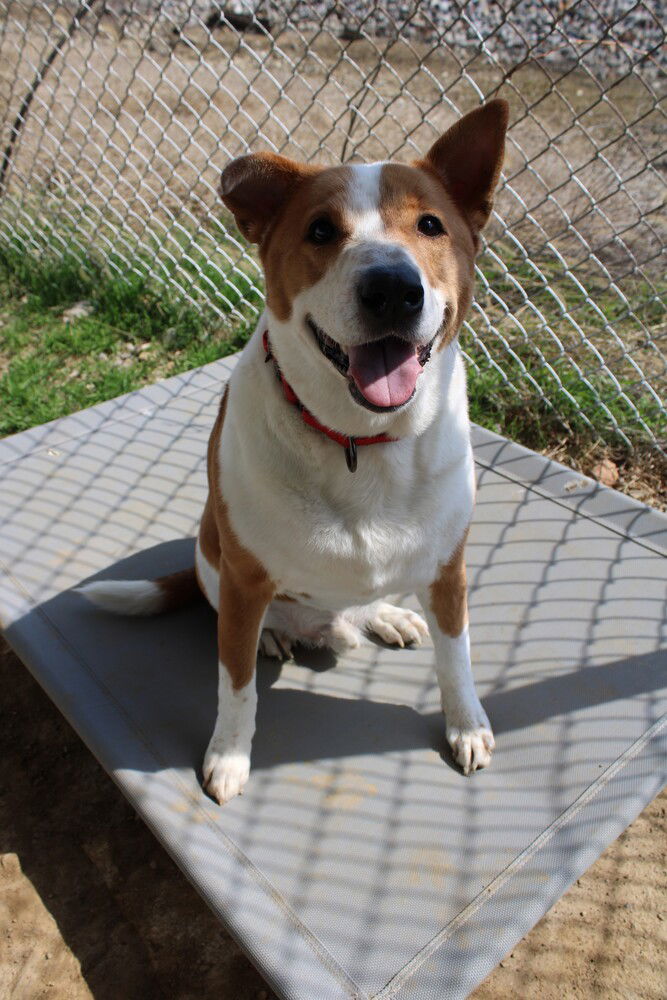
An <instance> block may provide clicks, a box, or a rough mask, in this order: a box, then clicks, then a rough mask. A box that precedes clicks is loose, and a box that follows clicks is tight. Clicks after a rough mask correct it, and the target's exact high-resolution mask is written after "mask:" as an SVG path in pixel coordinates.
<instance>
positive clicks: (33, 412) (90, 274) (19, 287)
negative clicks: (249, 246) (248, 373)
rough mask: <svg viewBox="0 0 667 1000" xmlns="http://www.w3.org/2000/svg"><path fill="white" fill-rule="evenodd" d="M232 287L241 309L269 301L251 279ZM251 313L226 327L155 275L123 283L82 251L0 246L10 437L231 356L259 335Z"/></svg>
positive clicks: (1, 424) (1, 335)
mask: <svg viewBox="0 0 667 1000" xmlns="http://www.w3.org/2000/svg"><path fill="white" fill-rule="evenodd" d="M219 280H220V279H219ZM225 287H226V292H227V297H228V298H229V291H230V289H233V290H234V291H235V294H234V295H233V296H231V297H232V298H233V299H234V300H235V301H234V302H233V305H234V306H237V307H238V306H239V305H240V304H241V303H245V305H246V308H247V302H248V298H251V299H252V298H254V299H255V300H256V301H259V296H258V295H257V293H256V292H255V291H252V294H251V295H249V294H248V293H249V292H250V291H251V289H250V283H249V279H247V278H246V277H244V276H243V275H242V274H241V275H237V274H233V275H232V276H231V278H230V277H228V278H227V280H226V286H225ZM73 307H74V308H73ZM231 308H232V305H231V304H230V303H229V302H227V309H228V310H229V311H230V312H231ZM70 310H72V312H70ZM248 313H249V316H248V319H247V320H244V319H243V318H239V317H238V316H235V317H234V320H233V321H232V320H231V318H230V319H229V320H228V321H226V320H225V318H223V319H222V320H221V319H220V317H219V315H217V314H215V313H214V312H213V310H212V309H210V308H209V309H206V308H203V309H200V308H198V307H197V306H195V305H192V304H190V303H187V302H184V301H183V300H182V299H180V298H178V297H176V296H175V295H173V294H172V293H170V292H168V291H166V290H165V289H164V288H163V287H161V286H160V285H158V284H157V283H156V282H154V281H152V280H151V279H150V278H149V277H148V276H147V274H145V273H138V274H134V273H133V274H130V275H129V277H127V278H123V279H120V278H118V277H116V276H114V275H113V273H112V272H110V270H109V269H108V268H107V267H105V266H104V265H102V264H101V263H97V262H95V261H94V260H93V261H90V260H89V261H85V262H83V261H82V260H81V259H80V257H79V256H78V255H77V254H76V253H74V252H73V253H71V254H65V255H64V256H63V257H62V258H61V259H58V258H56V257H55V256H51V255H49V254H48V253H47V254H45V255H44V256H43V257H41V258H39V259H38V258H36V257H35V256H32V255H29V254H26V253H25V252H21V251H20V250H19V249H18V248H16V247H9V248H7V247H6V246H5V247H2V246H0V435H6V434H12V433H15V432H18V431H21V430H24V429H25V428H27V427H31V426H33V425H35V424H39V423H44V422H46V421H48V420H53V419H55V418H56V417H59V416H63V415H65V414H67V413H71V412H73V411H75V410H79V409H82V408H84V407H88V406H93V405H95V404H96V403H99V402H101V401H103V400H105V399H109V398H112V397H113V396H117V395H120V394H121V393H124V392H129V391H131V390H133V389H136V388H138V387H139V386H141V385H143V384H145V383H147V382H153V381H155V380H156V379H159V378H163V377H165V376H169V375H175V374H178V373H179V372H182V371H186V370H188V369H190V368H195V367H197V366H199V365H202V364H206V363H207V362H209V361H214V360H216V359H217V358H220V357H224V356H225V355H227V354H231V353H233V352H234V351H237V350H239V349H240V348H241V347H242V346H243V344H244V343H245V341H246V340H247V338H248V336H249V335H250V332H251V330H252V325H253V321H252V315H251V310H248Z"/></svg>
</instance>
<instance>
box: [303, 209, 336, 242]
mask: <svg viewBox="0 0 667 1000" xmlns="http://www.w3.org/2000/svg"><path fill="white" fill-rule="evenodd" d="M307 235H308V239H309V240H310V242H311V243H315V244H316V245H317V246H322V245H323V244H324V243H331V241H332V240H333V239H334V237H335V236H336V227H335V226H334V224H333V222H331V220H330V219H327V217H326V216H324V215H323V216H321V217H320V218H319V219H315V221H314V222H311V224H310V225H309V227H308V234H307Z"/></svg>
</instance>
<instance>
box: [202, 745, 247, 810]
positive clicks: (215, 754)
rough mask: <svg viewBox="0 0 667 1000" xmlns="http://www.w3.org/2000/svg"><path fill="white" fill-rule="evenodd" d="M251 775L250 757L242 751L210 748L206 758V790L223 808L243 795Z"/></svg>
mask: <svg viewBox="0 0 667 1000" xmlns="http://www.w3.org/2000/svg"><path fill="white" fill-rule="evenodd" d="M249 775H250V757H249V755H248V754H247V753H243V751H241V750H226V751H225V750H222V749H220V750H216V749H215V748H210V747H209V749H208V750H207V751H206V756H205V758H204V789H205V791H207V792H208V794H209V795H210V796H211V797H212V798H214V799H215V800H216V802H219V803H220V805H221V806H223V805H224V804H225V802H229V800H230V799H233V798H234V796H235V795H241V794H242V792H243V788H244V786H245V783H246V782H247V780H248V777H249Z"/></svg>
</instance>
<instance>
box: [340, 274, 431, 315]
mask: <svg viewBox="0 0 667 1000" xmlns="http://www.w3.org/2000/svg"><path fill="white" fill-rule="evenodd" d="M357 295H358V297H359V302H360V304H361V308H362V310H363V312H364V313H366V315H368V316H372V317H373V319H374V320H383V321H384V322H386V323H391V324H393V323H401V322H405V321H406V320H410V319H414V317H416V316H418V315H419V313H420V312H421V311H422V306H423V305H424V289H423V288H422V283H421V279H420V277H419V272H418V271H417V269H416V268H415V267H412V265H411V264H397V265H393V266H392V267H370V268H369V269H368V270H367V271H364V273H363V274H362V276H361V280H360V281H359V285H358V286H357Z"/></svg>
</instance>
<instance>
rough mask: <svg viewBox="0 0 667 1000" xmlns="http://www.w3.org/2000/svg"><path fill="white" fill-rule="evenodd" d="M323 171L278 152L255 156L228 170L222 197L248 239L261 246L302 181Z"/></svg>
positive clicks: (222, 178)
mask: <svg viewBox="0 0 667 1000" xmlns="http://www.w3.org/2000/svg"><path fill="white" fill-rule="evenodd" d="M319 170H320V168H319V167H312V166H308V165H307V164H304V163H296V161H295V160H290V159H288V158H287V157H285V156H278V155H277V154H276V153H252V154H250V155H249V156H240V157H238V159H236V160H232V162H231V163H230V164H229V165H228V166H227V167H225V169H224V170H223V172H222V177H221V178H220V194H221V196H222V200H223V202H224V203H225V205H226V206H227V208H228V209H229V210H230V212H232V213H233V215H234V218H235V219H236V224H237V226H238V227H239V229H240V230H241V232H242V233H243V235H244V236H245V237H246V239H248V240H250V241H251V243H261V242H262V240H263V239H264V237H265V236H266V235H267V232H268V231H269V229H270V228H271V224H272V223H273V222H274V221H275V219H276V216H277V215H278V213H279V212H280V211H281V209H282V208H283V206H284V205H285V204H286V203H287V202H288V201H289V199H290V197H291V195H292V194H293V193H294V191H295V190H296V188H297V187H298V185H299V184H300V182H301V181H303V180H304V179H305V178H306V177H312V176H313V175H315V174H317V173H319Z"/></svg>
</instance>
